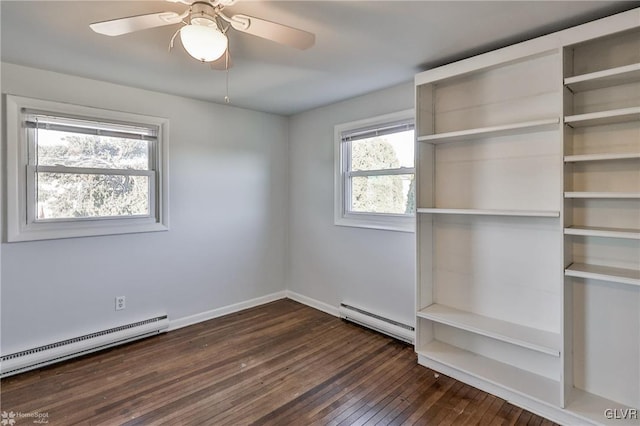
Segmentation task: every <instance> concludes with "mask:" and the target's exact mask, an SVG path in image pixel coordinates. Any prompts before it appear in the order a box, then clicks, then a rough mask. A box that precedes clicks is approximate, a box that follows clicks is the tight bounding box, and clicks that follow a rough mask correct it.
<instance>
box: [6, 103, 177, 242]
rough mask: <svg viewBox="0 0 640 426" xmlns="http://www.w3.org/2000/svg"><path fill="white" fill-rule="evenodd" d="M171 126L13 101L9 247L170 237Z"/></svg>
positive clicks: (9, 112) (150, 119)
mask: <svg viewBox="0 0 640 426" xmlns="http://www.w3.org/2000/svg"><path fill="white" fill-rule="evenodd" d="M167 132H168V121H167V120H166V119H161V118H154V117H147V116H141V115H135V114H128V113H122V112H115V111H107V110H100V109H96V108H88V107H81V106H75V105H68V104H60V103H56V102H49V101H41V100H36V99H28V98H21V97H17V96H7V154H8V155H7V161H8V164H7V166H8V167H7V171H8V176H7V207H8V212H7V213H8V214H7V225H8V232H7V240H8V241H28V240H42V239H53V238H68V237H83V236H91V235H109V234H122V233H132V232H149V231H161V230H166V229H168V228H167V224H168V217H167V213H168V212H167V203H166V200H167V180H166V173H167V170H166V169H167V167H166V162H167V155H166V151H167Z"/></svg>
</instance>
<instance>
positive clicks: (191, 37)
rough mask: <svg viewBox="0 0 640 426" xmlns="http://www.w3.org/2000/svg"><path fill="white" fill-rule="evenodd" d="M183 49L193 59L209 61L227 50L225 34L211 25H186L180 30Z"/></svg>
mask: <svg viewBox="0 0 640 426" xmlns="http://www.w3.org/2000/svg"><path fill="white" fill-rule="evenodd" d="M180 40H181V41H182V46H183V47H184V50H186V51H187V53H188V54H189V55H191V56H193V57H194V58H195V59H197V60H199V61H202V62H211V61H215V60H216V59H218V58H220V57H221V56H222V54H223V53H224V52H225V51H226V50H227V46H228V40H227V36H225V35H224V34H222V33H221V32H220V31H218V29H217V28H215V27H213V26H205V25H193V24H192V25H187V26H185V27H182V29H181V30H180Z"/></svg>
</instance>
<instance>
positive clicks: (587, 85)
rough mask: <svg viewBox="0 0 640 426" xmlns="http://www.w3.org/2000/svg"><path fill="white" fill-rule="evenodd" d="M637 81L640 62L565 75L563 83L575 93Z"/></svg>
mask: <svg viewBox="0 0 640 426" xmlns="http://www.w3.org/2000/svg"><path fill="white" fill-rule="evenodd" d="M639 81H640V64H631V65H625V66H622V67H617V68H611V69H607V70H604V71H597V72H592V73H589V74H582V75H577V76H574V77H567V78H565V79H564V85H565V86H567V87H568V88H569V89H571V91H572V92H574V93H575V92H584V91H587V90H594V89H600V88H602V87H611V86H619V85H621V84H628V83H633V82H639Z"/></svg>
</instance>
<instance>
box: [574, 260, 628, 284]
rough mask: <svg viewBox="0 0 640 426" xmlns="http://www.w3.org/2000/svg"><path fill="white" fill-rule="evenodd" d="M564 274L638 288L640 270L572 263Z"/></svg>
mask: <svg viewBox="0 0 640 426" xmlns="http://www.w3.org/2000/svg"><path fill="white" fill-rule="evenodd" d="M564 274H565V275H566V276H568V277H578V278H590V279H594V280H602V281H610V282H614V283H620V284H628V285H637V286H640V270H637V269H623V268H612V267H610V266H599V265H587V264H584V263H572V264H571V265H569V267H568V268H567V269H565V271H564Z"/></svg>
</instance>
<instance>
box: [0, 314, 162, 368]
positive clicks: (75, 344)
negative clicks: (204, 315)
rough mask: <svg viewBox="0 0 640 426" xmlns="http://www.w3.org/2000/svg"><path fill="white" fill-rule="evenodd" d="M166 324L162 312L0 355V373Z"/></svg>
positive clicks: (128, 339)
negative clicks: (127, 322)
mask: <svg viewBox="0 0 640 426" xmlns="http://www.w3.org/2000/svg"><path fill="white" fill-rule="evenodd" d="M168 328H169V319H168V318H167V316H166V315H163V316H158V317H155V318H149V319H146V320H143V321H138V322H134V323H131V324H125V325H122V326H118V327H114V328H110V329H107V330H102V331H98V332H95V333H91V334H86V335H84V336H79V337H74V338H72V339H67V340H62V341H60V342H56V343H50V344H48V345H44V346H39V347H36V348H32V349H27V350H24V351H20V352H16V353H13V354H9V355H3V356H2V357H1V358H0V377H8V376H12V375H14V374H18V373H22V372H25V371H28V370H33V369H36V368H40V367H44V366H45V365H49V364H53V363H56V362H60V361H64V360H67V359H70V358H75V357H78V356H81V355H86V354H88V353H91V352H95V351H99V350H102V349H106V348H109V347H112V346H116V345H121V344H124V343H127V342H131V341H134V340H138V339H143V338H145V337H149V336H153V335H156V334H159V333H163V332H166V331H167V330H168Z"/></svg>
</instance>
